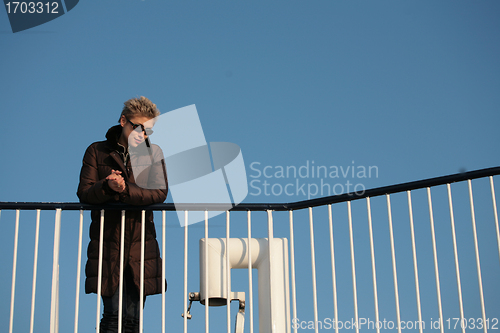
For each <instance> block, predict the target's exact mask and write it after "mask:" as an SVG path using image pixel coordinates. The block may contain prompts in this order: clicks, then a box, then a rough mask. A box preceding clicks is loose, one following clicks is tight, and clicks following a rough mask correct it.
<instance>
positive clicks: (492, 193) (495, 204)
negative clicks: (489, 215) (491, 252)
mask: <svg viewBox="0 0 500 333" xmlns="http://www.w3.org/2000/svg"><path fill="white" fill-rule="evenodd" d="M490 188H491V199H492V201H493V215H494V217H495V228H496V231H497V244H498V259H500V228H499V226H498V212H497V199H496V197H495V186H494V185H493V176H490Z"/></svg>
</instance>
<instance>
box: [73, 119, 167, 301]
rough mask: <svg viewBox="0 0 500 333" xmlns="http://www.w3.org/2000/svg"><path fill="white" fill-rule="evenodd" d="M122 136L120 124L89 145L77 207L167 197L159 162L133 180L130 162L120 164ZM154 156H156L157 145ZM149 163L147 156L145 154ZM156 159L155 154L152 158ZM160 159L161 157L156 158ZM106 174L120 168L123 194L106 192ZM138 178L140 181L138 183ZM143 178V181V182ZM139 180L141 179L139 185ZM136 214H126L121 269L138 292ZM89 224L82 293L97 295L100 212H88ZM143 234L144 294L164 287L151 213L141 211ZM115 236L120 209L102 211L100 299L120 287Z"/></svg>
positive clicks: (144, 202) (141, 202)
mask: <svg viewBox="0 0 500 333" xmlns="http://www.w3.org/2000/svg"><path fill="white" fill-rule="evenodd" d="M120 134H121V126H120V125H118V126H114V127H112V128H110V129H109V130H108V133H107V134H106V138H107V140H106V141H100V142H95V143H93V144H92V145H90V146H89V147H88V148H87V150H86V152H85V156H84V158H83V166H82V169H81V173H80V184H79V185H78V191H77V195H78V197H79V198H80V201H81V202H82V203H89V204H104V203H118V202H122V203H126V204H129V205H151V204H155V203H161V202H163V201H165V199H166V197H167V188H166V187H167V186H166V184H167V183H166V179H165V177H164V176H165V175H166V173H165V169H164V166H163V164H160V163H156V164H154V165H153V166H152V167H149V168H147V169H146V170H145V171H144V172H142V173H141V174H140V175H138V176H137V175H136V176H137V181H136V179H134V174H133V173H132V168H131V163H130V159H129V161H128V163H127V166H125V165H124V163H123V160H122V158H121V157H120V154H119V153H118V150H119V149H120V147H119V146H118V144H117V142H118V138H119V136H120ZM155 148H157V149H156V150H155V154H161V150H160V149H159V148H158V147H155ZM145 157H146V158H148V159H150V156H145ZM155 157H156V158H155V160H156V161H158V160H159V159H158V156H155ZM160 159H161V158H160ZM111 170H119V171H121V172H122V174H121V175H122V176H123V178H124V179H125V182H126V184H127V186H126V190H125V191H124V192H122V193H117V192H114V191H113V190H111V189H110V188H109V186H108V185H107V182H106V180H105V178H106V177H107V176H108V175H110V174H111ZM141 177H142V179H141ZM144 179H146V180H145V181H144ZM141 180H142V181H141ZM151 180H153V181H154V182H157V186H155V184H152V186H150V187H149V188H156V189H146V188H142V187H139V186H138V185H137V184H136V183H139V184H144V183H145V182H146V183H149V184H150V185H151ZM141 215H142V212H141V210H130V211H127V212H126V215H125V242H124V265H125V266H124V267H127V265H128V266H130V270H131V272H132V275H133V277H134V283H135V285H136V287H137V290H139V285H140V260H141ZM91 217H92V223H91V225H90V243H89V246H88V250H87V256H88V260H87V265H86V267H85V274H86V277H87V279H86V280H85V292H86V293H87V294H88V293H97V274H98V260H99V232H100V218H101V212H100V211H99V210H93V211H92V212H91ZM145 217H146V218H145V222H146V227H145V230H146V234H145V240H146V243H145V255H144V258H145V260H144V295H146V296H147V295H152V294H158V293H161V291H162V287H166V283H164V282H163V281H162V278H161V258H160V251H159V248H158V242H157V241H156V231H155V225H154V222H153V212H152V211H146V215H145ZM120 233H121V211H119V210H107V211H106V212H105V216H104V242H103V265H102V287H101V294H102V295H103V296H113V294H114V293H115V291H116V289H117V288H118V284H119V277H120V261H119V260H120Z"/></svg>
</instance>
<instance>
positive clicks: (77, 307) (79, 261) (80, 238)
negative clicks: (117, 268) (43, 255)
mask: <svg viewBox="0 0 500 333" xmlns="http://www.w3.org/2000/svg"><path fill="white" fill-rule="evenodd" d="M37 218H38V216H37ZM82 243H83V210H82V209H80V223H79V229H78V258H77V260H76V262H77V263H76V295H75V328H74V332H75V333H77V332H78V315H79V312H80V279H81V275H82Z"/></svg>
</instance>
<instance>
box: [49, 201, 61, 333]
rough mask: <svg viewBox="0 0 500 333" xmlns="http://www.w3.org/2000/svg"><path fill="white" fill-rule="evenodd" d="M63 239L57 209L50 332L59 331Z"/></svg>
mask: <svg viewBox="0 0 500 333" xmlns="http://www.w3.org/2000/svg"><path fill="white" fill-rule="evenodd" d="M60 241H61V209H60V208H57V209H56V221H55V228H54V256H53V263H52V293H51V300H50V333H58V332H59V251H60Z"/></svg>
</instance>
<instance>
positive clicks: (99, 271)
mask: <svg viewBox="0 0 500 333" xmlns="http://www.w3.org/2000/svg"><path fill="white" fill-rule="evenodd" d="M103 242H104V209H102V210H101V220H100V231H99V259H98V262H99V266H98V268H97V315H96V333H99V331H100V329H101V328H100V318H101V284H102V253H103Z"/></svg>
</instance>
